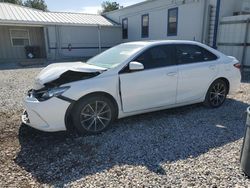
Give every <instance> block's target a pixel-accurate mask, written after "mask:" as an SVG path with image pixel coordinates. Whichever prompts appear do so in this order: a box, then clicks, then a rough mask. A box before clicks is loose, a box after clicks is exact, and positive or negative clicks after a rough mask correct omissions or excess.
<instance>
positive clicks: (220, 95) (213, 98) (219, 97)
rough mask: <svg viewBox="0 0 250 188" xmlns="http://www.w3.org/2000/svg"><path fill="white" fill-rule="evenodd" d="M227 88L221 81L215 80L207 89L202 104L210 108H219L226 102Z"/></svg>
mask: <svg viewBox="0 0 250 188" xmlns="http://www.w3.org/2000/svg"><path fill="white" fill-rule="evenodd" d="M228 89H229V88H228V86H227V84H226V82H225V81H223V80H216V81H215V82H213V83H212V85H211V86H210V87H209V89H208V92H207V95H206V99H205V102H204V104H205V105H206V106H208V107H210V108H218V107H220V106H221V105H222V104H223V103H224V102H225V100H226V98H227V94H228Z"/></svg>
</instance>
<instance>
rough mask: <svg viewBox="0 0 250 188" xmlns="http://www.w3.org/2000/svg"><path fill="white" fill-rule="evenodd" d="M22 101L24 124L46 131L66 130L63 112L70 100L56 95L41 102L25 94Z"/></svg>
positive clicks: (64, 112)
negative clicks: (23, 104) (23, 105)
mask: <svg viewBox="0 0 250 188" xmlns="http://www.w3.org/2000/svg"><path fill="white" fill-rule="evenodd" d="M24 103H25V108H26V110H25V111H24V113H23V115H22V122H23V123H24V124H26V125H28V126H31V127H33V128H35V129H38V130H41V131H46V132H56V131H65V130H66V126H65V114H66V111H67V109H68V107H69V105H70V102H68V101H65V100H62V99H59V98H56V97H53V98H51V99H49V100H47V101H42V102H41V101H38V100H37V99H36V98H35V97H33V96H27V97H26V98H25V101H24Z"/></svg>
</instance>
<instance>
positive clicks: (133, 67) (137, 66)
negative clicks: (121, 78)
mask: <svg viewBox="0 0 250 188" xmlns="http://www.w3.org/2000/svg"><path fill="white" fill-rule="evenodd" d="M129 70H131V71H140V70H144V65H143V64H142V63H139V62H136V61H132V62H130V63H129Z"/></svg>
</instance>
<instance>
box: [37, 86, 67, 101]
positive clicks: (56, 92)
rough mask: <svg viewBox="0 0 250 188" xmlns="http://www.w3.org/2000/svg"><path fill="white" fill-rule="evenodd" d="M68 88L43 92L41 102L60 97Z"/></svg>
mask: <svg viewBox="0 0 250 188" xmlns="http://www.w3.org/2000/svg"><path fill="white" fill-rule="evenodd" d="M69 88H70V87H57V88H51V89H48V90H47V91H45V92H44V93H43V94H42V95H41V99H42V100H48V99H50V98H52V97H58V96H60V95H62V94H63V93H64V92H65V91H67V90H68V89H69Z"/></svg>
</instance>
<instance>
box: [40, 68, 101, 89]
mask: <svg viewBox="0 0 250 188" xmlns="http://www.w3.org/2000/svg"><path fill="white" fill-rule="evenodd" d="M99 74H101V73H100V72H89V73H85V72H76V71H66V72H65V73H63V74H62V75H61V76H60V77H59V78H57V79H56V80H53V81H51V82H48V83H45V84H44V85H45V87H58V86H61V85H63V84H67V83H70V82H75V81H79V80H86V79H90V78H93V77H96V76H98V75H99Z"/></svg>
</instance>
